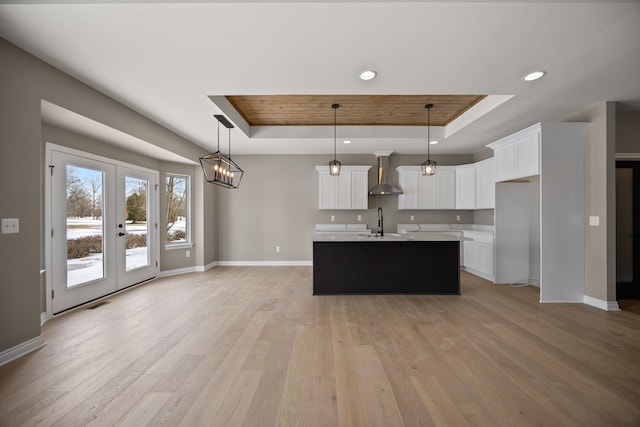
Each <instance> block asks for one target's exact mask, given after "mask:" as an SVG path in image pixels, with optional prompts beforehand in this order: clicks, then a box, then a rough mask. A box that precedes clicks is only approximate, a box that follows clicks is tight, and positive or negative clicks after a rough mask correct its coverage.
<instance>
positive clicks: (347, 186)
mask: <svg viewBox="0 0 640 427" xmlns="http://www.w3.org/2000/svg"><path fill="white" fill-rule="evenodd" d="M334 178H337V179H338V191H337V194H336V199H337V202H336V203H337V206H336V209H351V172H348V171H341V172H340V175H338V176H337V177H334Z"/></svg>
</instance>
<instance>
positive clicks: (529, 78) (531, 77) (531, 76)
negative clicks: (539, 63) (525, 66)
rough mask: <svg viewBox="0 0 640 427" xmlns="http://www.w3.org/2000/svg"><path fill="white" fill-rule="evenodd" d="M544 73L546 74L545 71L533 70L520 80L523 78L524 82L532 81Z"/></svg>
mask: <svg viewBox="0 0 640 427" xmlns="http://www.w3.org/2000/svg"><path fill="white" fill-rule="evenodd" d="M545 74H547V73H546V71H534V72H532V73H529V74H527V75H526V76H524V77H523V78H522V80H524V81H525V82H532V81H534V80H538V79H541V78H542V77H544V75H545Z"/></svg>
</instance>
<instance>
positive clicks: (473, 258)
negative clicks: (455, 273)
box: [464, 241, 480, 270]
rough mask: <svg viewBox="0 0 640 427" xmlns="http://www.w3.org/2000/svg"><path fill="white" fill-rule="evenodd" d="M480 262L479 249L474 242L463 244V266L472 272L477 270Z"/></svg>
mask: <svg viewBox="0 0 640 427" xmlns="http://www.w3.org/2000/svg"><path fill="white" fill-rule="evenodd" d="M479 261H480V249H479V246H478V244H477V243H476V242H470V241H465V242H464V266H465V267H466V268H470V269H473V270H478V266H479Z"/></svg>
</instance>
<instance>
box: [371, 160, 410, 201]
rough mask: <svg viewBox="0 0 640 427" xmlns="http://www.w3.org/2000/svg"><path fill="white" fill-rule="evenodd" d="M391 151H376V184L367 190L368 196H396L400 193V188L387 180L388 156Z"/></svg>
mask: <svg viewBox="0 0 640 427" xmlns="http://www.w3.org/2000/svg"><path fill="white" fill-rule="evenodd" d="M391 153H393V151H376V152H375V155H376V156H377V157H378V185H376V186H375V187H373V188H372V189H371V191H369V195H370V196H396V195H398V194H402V190H399V189H397V188H396V187H394V186H392V185H391V184H389V183H388V182H387V178H388V176H387V174H388V173H389V156H390V155H391Z"/></svg>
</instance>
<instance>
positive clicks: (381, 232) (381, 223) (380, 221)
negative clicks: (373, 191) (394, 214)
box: [378, 207, 384, 237]
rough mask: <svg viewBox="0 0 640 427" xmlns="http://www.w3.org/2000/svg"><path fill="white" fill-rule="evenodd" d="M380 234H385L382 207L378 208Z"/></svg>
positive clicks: (381, 235)
mask: <svg viewBox="0 0 640 427" xmlns="http://www.w3.org/2000/svg"><path fill="white" fill-rule="evenodd" d="M378 234H379V235H380V237H383V236H384V217H383V216H382V207H379V208H378Z"/></svg>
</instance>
